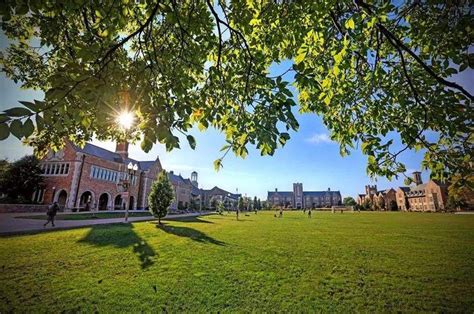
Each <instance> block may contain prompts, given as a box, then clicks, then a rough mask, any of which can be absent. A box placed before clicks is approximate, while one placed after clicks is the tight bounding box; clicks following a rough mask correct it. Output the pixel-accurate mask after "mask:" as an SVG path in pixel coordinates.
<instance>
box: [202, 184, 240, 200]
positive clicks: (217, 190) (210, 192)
mask: <svg viewBox="0 0 474 314" xmlns="http://www.w3.org/2000/svg"><path fill="white" fill-rule="evenodd" d="M201 191H202V192H203V193H204V194H208V195H226V196H227V197H231V198H235V199H237V198H239V197H241V196H242V194H234V193H230V192H228V191H226V190H224V189H221V188H220V187H218V186H215V187H213V188H212V189H210V190H201Z"/></svg>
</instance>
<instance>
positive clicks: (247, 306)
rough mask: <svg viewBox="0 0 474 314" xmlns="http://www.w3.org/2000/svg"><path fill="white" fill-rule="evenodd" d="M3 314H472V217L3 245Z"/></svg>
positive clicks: (77, 234)
mask: <svg viewBox="0 0 474 314" xmlns="http://www.w3.org/2000/svg"><path fill="white" fill-rule="evenodd" d="M0 269H2V271H1V272H0V282H1V283H2V284H1V285H0V312H2V313H4V312H9V311H14V312H60V311H67V312H71V311H72V312H77V311H82V312H92V311H99V312H116V311H120V312H130V311H132V312H140V311H145V312H151V311H153V312H156V311H163V310H165V311H171V312H182V311H186V312H208V311H211V310H212V311H213V312H218V311H220V312H222V311H224V312H227V311H237V312H247V311H251V310H256V311H259V312H262V311H266V312H274V311H285V312H288V311H289V312H295V311H296V312H314V311H321V310H323V311H337V312H347V311H350V312H354V311H364V312H367V311H370V312H372V311H376V312H387V311H410V312H420V311H437V312H451V311H458V312H459V311H462V312H471V313H472V312H473V311H474V293H473V291H474V215H448V214H422V213H344V214H331V213H313V218H312V219H308V218H307V217H305V216H304V215H303V214H302V213H301V212H293V213H286V212H285V214H284V218H282V219H278V218H274V217H273V212H267V213H259V214H257V215H255V214H250V215H249V216H244V215H242V216H241V221H236V220H235V217H234V216H233V215H224V216H219V215H212V216H205V217H201V218H191V219H184V220H181V221H166V222H165V225H164V227H162V228H157V227H156V225H155V224H154V223H151V222H142V223H134V224H116V225H105V226H94V227H90V228H83V229H74V230H68V231H56V232H48V233H41V234H34V235H21V236H11V237H7V238H0Z"/></svg>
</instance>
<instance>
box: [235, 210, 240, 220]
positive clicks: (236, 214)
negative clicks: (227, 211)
mask: <svg viewBox="0 0 474 314" xmlns="http://www.w3.org/2000/svg"><path fill="white" fill-rule="evenodd" d="M235 216H236V217H237V220H239V209H237V210H236V211H235Z"/></svg>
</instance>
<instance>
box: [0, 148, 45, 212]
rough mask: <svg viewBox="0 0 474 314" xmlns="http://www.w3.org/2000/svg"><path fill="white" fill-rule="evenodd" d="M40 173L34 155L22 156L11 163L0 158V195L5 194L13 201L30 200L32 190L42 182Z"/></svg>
mask: <svg viewBox="0 0 474 314" xmlns="http://www.w3.org/2000/svg"><path fill="white" fill-rule="evenodd" d="M42 173H43V171H42V170H41V168H40V166H39V161H38V159H37V158H36V157H35V156H31V155H29V156H24V157H23V158H21V159H19V160H17V161H15V162H13V163H11V164H10V163H9V162H8V161H6V160H0V195H1V194H5V196H6V198H7V201H9V202H13V203H28V202H31V197H32V196H33V192H34V191H35V190H37V189H39V188H41V185H42V183H43V177H42V176H41V174H42Z"/></svg>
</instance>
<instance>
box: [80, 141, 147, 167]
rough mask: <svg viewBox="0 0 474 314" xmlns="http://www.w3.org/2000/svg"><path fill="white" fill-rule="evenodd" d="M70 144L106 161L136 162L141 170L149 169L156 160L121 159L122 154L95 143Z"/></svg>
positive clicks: (82, 151)
mask: <svg viewBox="0 0 474 314" xmlns="http://www.w3.org/2000/svg"><path fill="white" fill-rule="evenodd" d="M72 145H73V147H74V148H75V149H76V150H77V151H79V152H81V153H84V154H88V155H91V156H95V157H99V158H101V159H105V160H108V161H113V162H117V163H123V164H128V163H129V162H132V163H134V164H137V165H138V169H140V170H143V171H146V170H148V169H150V168H151V167H152V166H153V165H154V164H155V163H156V160H150V161H137V160H135V159H132V158H126V159H123V158H122V156H120V154H119V153H116V152H112V151H110V150H107V149H105V148H102V147H99V146H96V145H94V144H91V143H86V145H84V147H83V148H81V147H79V146H76V145H74V144H72Z"/></svg>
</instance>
